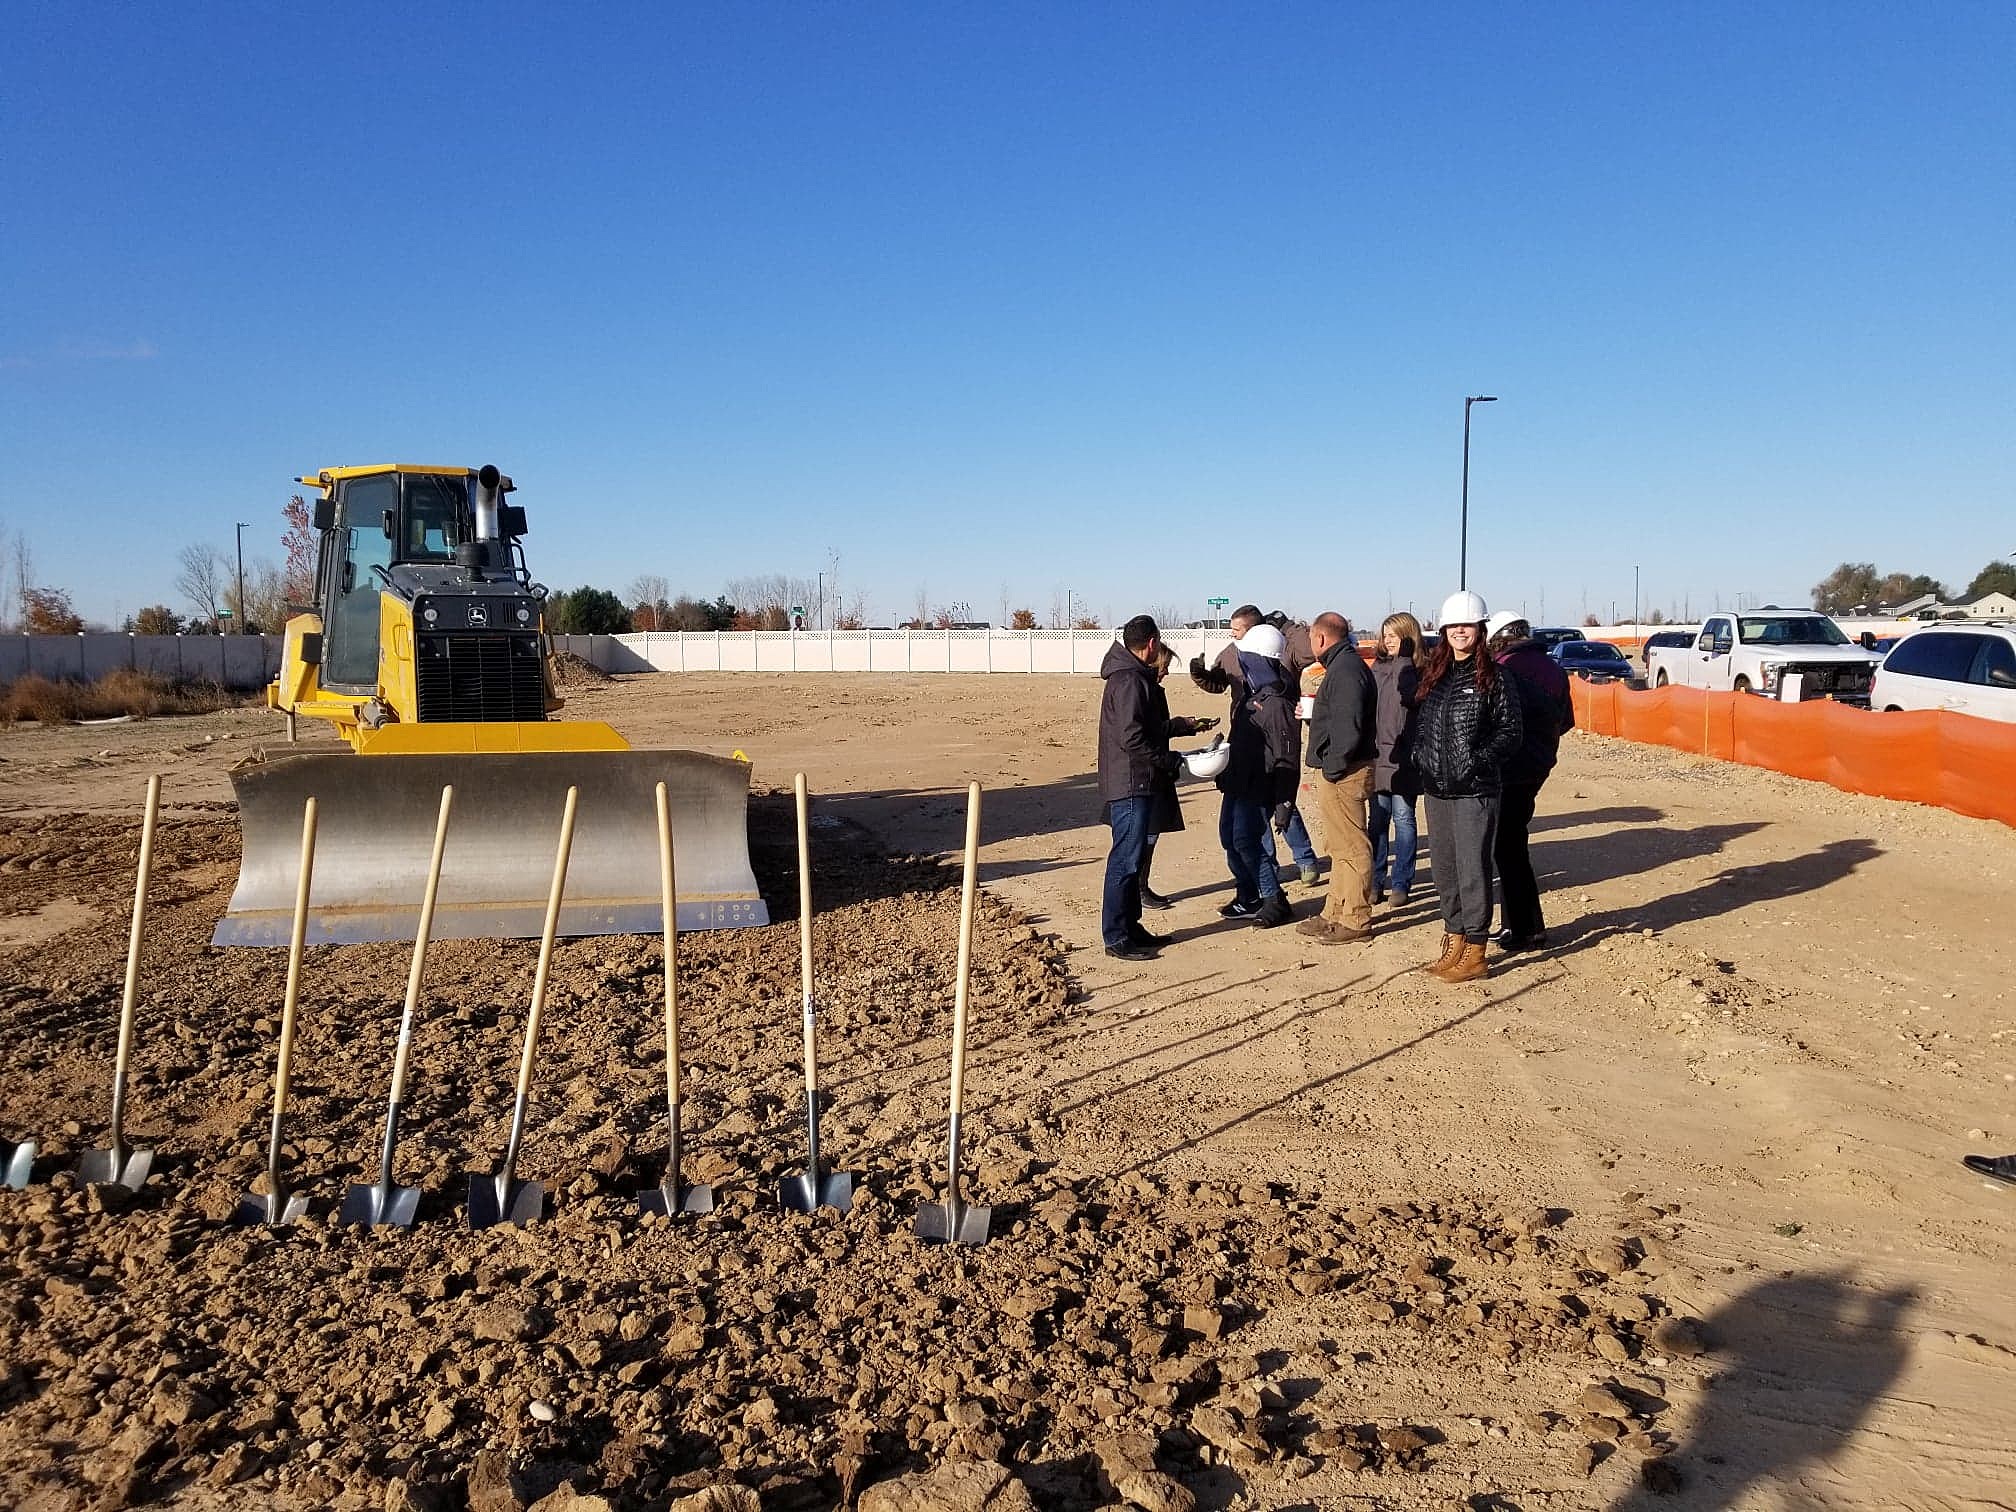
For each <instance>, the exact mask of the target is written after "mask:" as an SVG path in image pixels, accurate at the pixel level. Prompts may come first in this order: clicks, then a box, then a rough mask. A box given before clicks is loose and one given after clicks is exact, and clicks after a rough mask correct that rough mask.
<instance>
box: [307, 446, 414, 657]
mask: <svg viewBox="0 0 2016 1512" xmlns="http://www.w3.org/2000/svg"><path fill="white" fill-rule="evenodd" d="M397 496H398V481H397V479H396V478H395V477H394V476H393V475H392V474H390V473H387V474H384V475H382V476H379V477H370V478H352V479H351V480H350V482H349V484H348V485H347V486H346V487H345V489H344V491H343V505H342V512H341V516H340V525H339V528H338V530H337V533H336V534H337V544H338V550H339V552H340V554H341V557H340V560H339V561H338V562H337V563H336V564H335V576H336V581H335V582H334V583H333V584H332V585H331V587H332V588H333V590H334V591H333V592H332V593H331V594H330V600H329V623H328V624H327V625H326V626H325V627H324V637H323V647H322V681H323V683H324V684H325V685H327V686H329V687H336V688H352V689H359V688H361V689H375V688H376V687H377V685H378V575H377V573H375V572H373V571H372V570H371V569H372V568H373V567H389V566H390V565H391V564H392V543H391V542H390V541H388V540H386V539H385V511H386V510H388V509H391V508H392V507H393V501H394V500H395V499H396V498H397Z"/></svg>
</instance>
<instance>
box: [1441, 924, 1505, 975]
mask: <svg viewBox="0 0 2016 1512" xmlns="http://www.w3.org/2000/svg"><path fill="white" fill-rule="evenodd" d="M1456 939H1457V942H1458V943H1459V944H1460V945H1461V946H1462V949H1461V950H1459V951H1458V952H1457V954H1456V959H1455V960H1454V961H1452V962H1451V963H1450V964H1449V965H1447V966H1445V967H1443V968H1442V969H1441V970H1440V971H1438V972H1436V973H1435V974H1436V975H1437V976H1439V977H1440V978H1442V980H1443V981H1445V982H1476V981H1481V980H1482V979H1483V978H1485V977H1488V976H1489V975H1491V967H1490V964H1489V963H1488V962H1486V961H1485V959H1484V942H1483V941H1482V940H1477V941H1471V940H1465V939H1464V938H1463V937H1462V936H1461V935H1458V936H1457V937H1456Z"/></svg>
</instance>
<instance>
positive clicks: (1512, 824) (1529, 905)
mask: <svg viewBox="0 0 2016 1512" xmlns="http://www.w3.org/2000/svg"><path fill="white" fill-rule="evenodd" d="M1539 796H1540V784H1539V783H1537V782H1533V783H1525V782H1522V783H1517V784H1514V783H1509V782H1508V783H1506V784H1505V791H1504V793H1503V794H1502V795H1500V797H1499V800H1498V838H1497V842H1496V844H1495V845H1494V847H1493V854H1494V855H1495V857H1496V859H1497V862H1498V922H1499V923H1500V924H1502V925H1504V926H1505V927H1506V928H1507V929H1509V930H1511V931H1512V933H1514V934H1515V935H1518V936H1519V937H1520V938H1521V939H1531V938H1532V937H1533V936H1534V935H1537V934H1541V933H1543V932H1545V930H1546V928H1547V920H1546V919H1545V918H1543V917H1542V916H1541V913H1540V882H1539V879H1538V878H1537V877H1535V876H1534V875H1533V853H1532V851H1531V850H1530V849H1528V847H1527V837H1526V831H1527V828H1528V827H1529V826H1530V825H1531V824H1532V823H1533V803H1534V800H1535V799H1537V798H1538V797H1539Z"/></svg>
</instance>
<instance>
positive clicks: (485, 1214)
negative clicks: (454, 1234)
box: [469, 1171, 546, 1229]
mask: <svg viewBox="0 0 2016 1512" xmlns="http://www.w3.org/2000/svg"><path fill="white" fill-rule="evenodd" d="M545 1211H546V1184H545V1183H544V1182H542V1181H511V1182H508V1183H507V1182H506V1181H505V1180H504V1179H503V1178H502V1177H500V1176H498V1175H496V1174H494V1173H492V1172H489V1171H477V1172H474V1173H472V1174H471V1176H470V1177H469V1227H471V1228H472V1229H486V1228H494V1227H495V1226H496V1225H497V1224H500V1223H515V1224H517V1225H518V1227H520V1228H523V1227H524V1226H525V1225H526V1224H528V1223H535V1222H537V1221H538V1219H539V1218H540V1216H541V1215H542V1214H543V1213H545Z"/></svg>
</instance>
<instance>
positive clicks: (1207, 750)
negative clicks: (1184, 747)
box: [1183, 735, 1232, 778]
mask: <svg viewBox="0 0 2016 1512" xmlns="http://www.w3.org/2000/svg"><path fill="white" fill-rule="evenodd" d="M1231 764H1232V747H1230V746H1229V745H1227V744H1225V737H1224V736H1223V735H1220V736H1218V737H1217V738H1216V739H1214V740H1213V741H1212V742H1211V744H1209V745H1208V746H1205V747H1203V748H1202V749H1201V750H1196V751H1185V752H1184V753H1183V770H1184V771H1186V772H1188V773H1189V774H1190V775H1191V776H1192V777H1205V778H1210V777H1216V776H1217V775H1218V774H1219V773H1220V772H1222V771H1224V770H1225V768H1226V767H1228V766H1230V765H1231Z"/></svg>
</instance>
